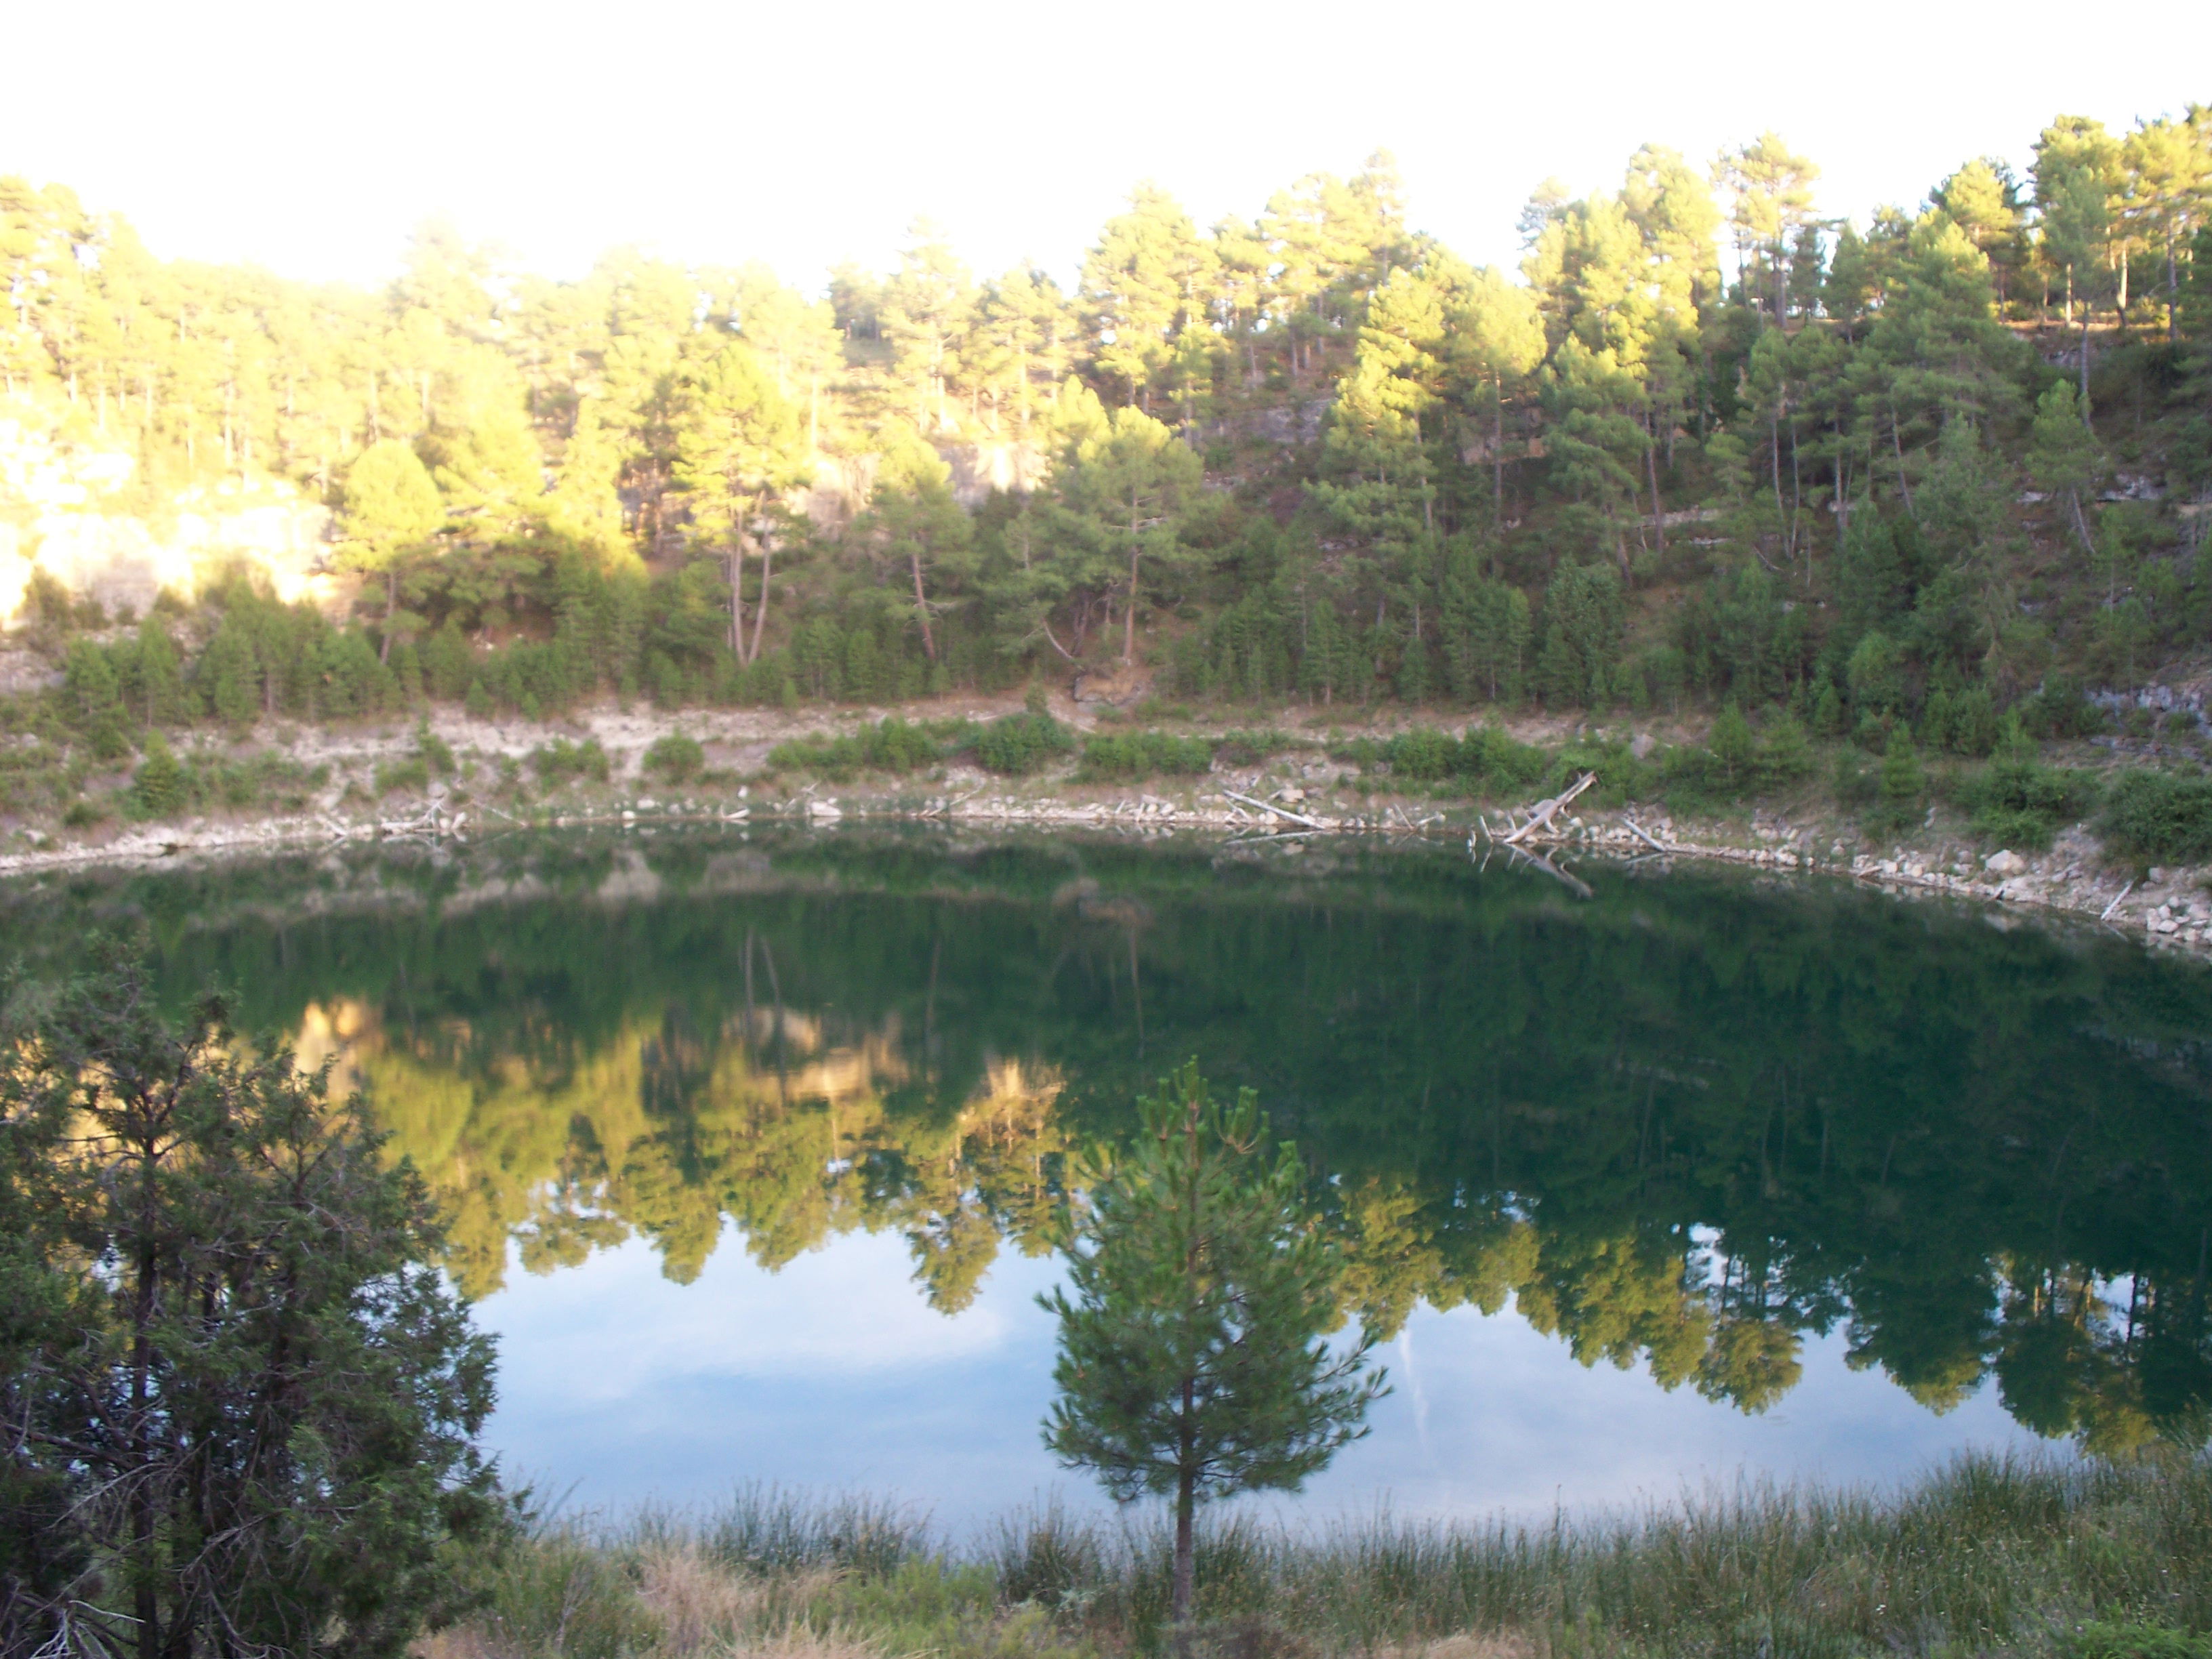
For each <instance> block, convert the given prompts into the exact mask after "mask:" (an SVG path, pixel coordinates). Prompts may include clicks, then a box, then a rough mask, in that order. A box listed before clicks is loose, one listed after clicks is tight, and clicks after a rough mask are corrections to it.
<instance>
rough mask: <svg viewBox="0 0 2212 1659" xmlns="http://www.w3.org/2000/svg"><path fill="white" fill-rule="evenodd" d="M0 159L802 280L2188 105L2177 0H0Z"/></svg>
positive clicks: (1907, 166)
mask: <svg viewBox="0 0 2212 1659" xmlns="http://www.w3.org/2000/svg"><path fill="white" fill-rule="evenodd" d="M5 38H6V40H7V52H8V57H9V60H10V61H9V68H8V70H7V74H6V83H7V90H6V94H5V96H4V98H0V173H6V172H15V173H27V174H28V175H29V176H30V177H31V178H33V179H36V180H39V181H40V182H46V181H49V180H53V181H60V182H65V183H68V184H70V185H74V186H75V187H76V190H77V191H78V192H79V193H80V194H81V195H82V197H84V198H85V199H86V200H87V202H88V204H91V205H92V206H94V207H95V208H100V209H112V210H118V211H120V212H122V213H123V214H125V216H128V217H129V218H130V219H131V220H132V221H133V222H135V223H136V224H137V226H138V228H139V229H140V231H141V233H142V234H143V235H144V237H145V238H146V240H147V241H148V242H149V245H150V246H152V247H153V249H154V251H155V252H157V253H160V254H162V255H165V256H180V255H181V256H188V257H194V258H209V259H225V260H229V259H244V260H251V261H253V262H256V263H258V264H264V265H266V266H268V267H270V269H272V270H277V271H280V272H283V274H285V275H288V276H308V277H331V276H335V277H346V278H351V279H354V280H357V281H364V282H374V281H379V280H380V279H382V278H383V277H384V276H386V275H387V274H388V273H389V272H390V271H391V270H392V268H393V267H394V265H395V264H396V261H397V258H398V252H399V249H400V248H401V246H402V245H403V243H404V239H405V236H406V234H407V232H408V230H409V229H410V227H411V226H413V225H414V224H415V223H416V222H418V221H419V220H421V219H422V218H423V217H425V216H428V215H430V214H434V213H442V214H446V215H448V216H451V217H453V219H454V220H456V221H457V222H459V226H460V228H461V229H462V230H463V232H464V233H465V234H467V235H468V236H470V237H471V238H472V239H475V240H490V241H495V242H496V243H499V244H501V245H502V246H504V248H505V249H507V251H508V252H509V253H510V254H511V255H512V256H513V257H514V258H517V259H519V261H520V263H521V264H525V265H526V266H528V267H530V268H532V269H534V270H541V271H545V272H548V273H550V274H553V275H560V276H568V275H574V274H576V273H578V272H580V270H583V269H584V268H585V267H586V265H588V264H589V263H590V262H591V260H592V257H593V256H594V255H595V254H596V253H597V252H599V251H600V250H602V249H604V248H605V247H607V246H611V245H615V244H618V243H623V242H635V243H637V244H640V245H642V246H646V247H648V248H650V249H652V250H653V251H655V252H660V253H663V254H665V255H667V256H669V257H671V258H679V259H684V260H687V261H697V262H714V263H735V262H737V261H739V260H742V259H745V258H765V259H767V260H769V262H770V263H771V264H774V265H775V266H776V267H777V269H778V270H781V272H782V273H783V274H784V276H786V277H787V279H790V280H793V281H799V282H802V283H805V284H806V285H808V286H810V287H812V286H815V285H816V284H817V283H818V282H819V281H820V279H821V276H822V273H823V271H824V270H826V269H827V267H828V266H829V265H830V264H834V263H835V262H836V261H837V260H839V259H841V258H860V259H861V260H863V261H866V262H868V263H871V264H884V263H887V262H888V261H889V259H890V257H891V254H892V252H893V250H895V249H896V246H898V244H899V241H900V240H901V237H902V233H903V231H904V229H905V227H906V225H907V224H908V222H909V221H910V220H911V219H912V218H913V217H914V216H916V215H917V214H926V215H927V216H931V217H933V218H934V219H935V220H937V221H938V222H939V223H940V224H942V225H943V226H944V227H945V228H946V229H947V231H948V232H949V233H950V234H951V237H952V240H953V241H954V243H955V244H956V246H958V247H959V248H960V249H961V251H962V252H964V253H965V254H966V255H967V256H968V257H969V258H970V259H971V260H972V261H973V262H974V263H975V264H976V265H977V266H978V267H979V268H981V270H985V271H990V270H999V269H1002V268H1004V267H1005V266H1006V265H1008V264H1012V262H1013V261H1014V260H1016V259H1017V258H1021V257H1022V256H1024V255H1025V254H1026V255H1032V256H1034V257H1035V258H1037V259H1039V260H1041V261H1042V262H1043V263H1044V264H1046V265H1047V266H1048V267H1049V268H1051V269H1053V270H1056V271H1059V272H1061V273H1063V274H1064V275H1065V274H1066V273H1070V272H1072V271H1073V269H1074V267H1075V265H1076V264H1077V263H1078V262H1079V259H1080V258H1081V256H1082V252H1083V249H1084V248H1085V246H1087V245H1088V243H1089V242H1090V240H1091V238H1092V236H1093V235H1094V234H1096V231H1097V227H1098V225H1099V224H1100V223H1101V222H1102V221H1103V219H1104V218H1106V217H1107V216H1109V214H1111V213H1113V212H1114V211H1115V210H1116V208H1117V207H1118V205H1119V204H1120V203H1121V199H1122V197H1124V196H1125V195H1126V193H1127V190H1128V188H1129V186H1130V185H1132V184H1133V183H1134V182H1135V181H1136V180H1138V179H1144V178H1147V177H1149V178H1152V179H1158V181H1159V182H1160V183H1161V184H1163V185H1165V186H1167V187H1168V188H1169V189H1170V190H1171V191H1174V192H1176V194H1177V195H1178V196H1179V197H1181V198H1182V200H1183V202H1184V203H1185V204H1186V205H1187V206H1188V208H1189V209H1190V210H1191V211H1192V213H1193V214H1194V216H1196V217H1197V218H1198V219H1199V221H1200V223H1202V224H1204V223H1211V222H1212V221H1213V220H1214V219H1215V218H1217V217H1218V216H1220V215H1222V214H1224V213H1229V212H1236V213H1239V214H1243V215H1248V216H1249V215H1251V214H1254V213H1256V212H1257V211H1258V210H1260V209H1261V206H1263V205H1264V204H1265V202H1266V200H1267V197H1268V195H1269V194H1270V192H1271V191H1273V190H1275V189H1277V188H1279V187H1280V186H1282V185H1287V184H1289V183H1290V182H1291V181H1292V180H1293V179H1297V177H1298V176H1299V175H1300V174H1302V173H1309V172H1313V171H1319V170H1328V171H1333V172H1338V173H1346V172H1350V171H1352V170H1353V169H1355V168H1356V167H1358V165H1359V163H1360V161H1362V160H1363V158H1364V157H1365V156H1366V155H1368V154H1369V153H1370V151H1372V150H1374V149H1376V148H1377V147H1383V148H1388V149H1391V150H1393V151H1395V153H1396V155H1397V156H1398V159H1399V163H1400V166H1401V168H1402V169H1403V171H1404V173H1405V175H1406V179H1407V185H1408V190H1409V194H1410V197H1411V202H1412V209H1413V222H1414V223H1415V224H1416V225H1417V226H1418V227H1419V228H1424V229H1427V230H1430V231H1432V232H1434V233H1436V234H1438V235H1440V236H1442V237H1443V239H1444V240H1446V241H1447V242H1448V243H1449V244H1450V245H1451V246H1454V247H1455V248H1456V249H1458V250H1459V251H1460V252H1462V253H1464V254H1466V255H1468V257H1470V258H1474V259H1477V260H1484V259H1492V260H1510V259H1511V258H1514V257H1515V256H1516V248H1515V243H1514V234H1513V220H1514V216H1515V214H1516V211H1517V210H1518V207H1519V204H1521V203H1522V201H1523V200H1525V199H1526V197H1528V193H1529V191H1530V190H1531V189H1532V188H1533V187H1534V185H1536V184H1537V183H1538V181H1539V180H1541V179H1543V178H1544V177H1545V176H1547V174H1554V173H1556V174H1558V175H1559V177H1560V178H1562V179H1565V181H1566V182H1567V183H1568V184H1569V185H1571V187H1573V188H1574V189H1575V190H1577V191H1583V190H1587V189H1591V188H1595V187H1600V186H1610V185H1613V184H1614V183H1615V182H1617V180H1618V179H1619V176H1620V170H1621V167H1622V165H1623V163H1624V162H1625V161H1626V159H1627V157H1628V155H1629V154H1630V153H1631V152H1632V150H1633V149H1635V148H1636V147H1637V145H1638V143H1643V142H1644V141H1646V140H1651V141H1656V142H1658V143H1668V144H1672V145H1674V146H1675V147H1676V148H1678V149H1682V150H1684V151H1686V153H1687V154H1689V155H1691V156H1692V158H1693V159H1695V160H1697V161H1700V162H1703V161H1709V160H1710V159H1711V156H1712V155H1713V153H1714V152H1715V151H1716V150H1717V149H1718V148H1719V147H1720V146H1721V145H1722V144H1723V143H1727V142H1732V141H1736V140H1741V139H1743V138H1747V137H1751V136H1753V135H1754V134H1756V133H1757V132H1758V131H1760V130H1761V129H1762V128H1765V127H1770V126H1771V127H1773V128H1776V129H1778V131H1780V132H1781V133H1782V134H1783V136H1784V138H1785V139H1786V140H1788V142H1789V143H1790V144H1791V145H1792V146H1793V147H1794V148H1796V149H1798V150H1800V151H1802V152H1804V153H1806V154H1808V155H1811V156H1812V157H1813V158H1814V160H1816V161H1818V162H1819V163H1820V166H1821V167H1822V168H1823V169H1824V176H1823V179H1822V185H1821V206H1822V209H1823V210H1824V211H1825V212H1826V213H1828V214H1831V215H1836V214H1844V213H1849V214H1852V215H1855V216H1863V214H1864V213H1865V212H1866V211H1867V210H1869V208H1871V207H1872V206H1874V205H1875V204H1877V203H1879V202H1884V201H1904V202H1907V203H1910V202H1913V201H1917V199H1918V198H1919V197H1921V196H1922V194H1923V192H1924V191H1926V189H1927V188H1928V186H1929V185H1930V184H1931V183H1933V182H1934V181H1935V180H1936V179H1937V178H1939V177H1941V176H1942V174H1943V173H1948V171H1949V170H1950V169H1951V168H1952V167H1955V166H1956V165H1957V164H1958V163H1959V162H1960V161H1964V160H1966V158H1967V157H1969V156H1972V155H1978V154H1983V153H1995V154H1997V155H2005V156H2008V157H2010V158H2011V159H2012V160H2013V161H2015V163H2016V164H2022V165H2024V164H2025V162H2026V161H2027V155H2028V147H2029V145H2030V144H2031V143H2033V139H2034V137H2035V135H2036V133H2037V131H2039V128H2040V127H2041V126H2042V125H2043V124H2044V123H2045V121H2046V120H2048V119H2049V118H2051V116H2052V115H2053V114H2054V113H2057V112H2060V111H2062V110H2063V111H2065V112H2073V113H2081V114H2088V115H2094V116H2098V117H2100V118H2103V119H2104V120H2106V122H2107V123H2109V124H2111V125H2113V126H2115V127H2124V126H2126V125H2130V123H2132V121H2133V120H2134V119H2135V118H2136V117H2137V116H2139V115H2156V114H2159V113H2161V112H2172V113H2177V114H2178V113H2179V112H2180V111H2181V109H2182V108H2183V106H2185V104H2186V103H2187V102H2188V101H2189V100H2191V99H2195V100H2212V4H2207V3H2205V0H2138V3H2134V4H2131V5H2130V6H2128V7H2126V8H2124V9H2122V10H2120V11H2115V12H2114V13H2112V15H2109V16H2099V15H2093V13H2087V12H2084V11H2083V10H2082V9H2081V8H2080V6H2079V5H2072V6H2069V7H2066V8H2063V9H2062V8H2061V7H2058V6H2057V5H2054V4H2050V3H2048V0H2040V3H2038V0H2027V3H2014V4H2008V5H1990V4H1987V3H1983V4H1978V5H1971V6H1970V5H1966V4H1963V3H1960V0H1918V3H1910V4H1907V3H1898V0H1864V3H1861V4H1858V5H1855V6H1838V5H1835V4H1830V3H1820V4H1804V3H1798V4H1794V5H1790V4H1784V5H1767V6H1715V5H1710V4H1708V5H1702V6H1698V7H1694V8H1692V7H1689V6H1683V5H1674V6H1665V7H1662V6H1659V5H1656V4H1645V5H1625V4H1619V3H1614V0H1583V3H1580V4H1559V3H1556V0H1554V3H1551V4H1540V3H1524V4H1522V5H1518V6H1513V7H1505V6H1499V5H1493V4H1489V3H1482V0H1461V3H1457V4H1452V3H1429V0H1364V3H1346V0H1336V3H1331V4H1326V5H1323V4H1316V3H1309V0H1288V3H1279V4H1274V5H1260V4H1251V3H1247V4H1232V3H1227V0H1118V3H1115V4H1114V5H1111V6H1072V5H1054V4H1049V3H1042V0H1030V3H1016V0H939V3H916V0H904V3H886V0H845V3H842V4H836V5H818V6H802V5H797V4H791V3H785V4H781V5H774V6H770V5H764V4H761V3H757V0H722V3H707V0H621V3H600V4H596V5H586V4H582V3H579V0H539V3H537V4H534V5H531V6H523V5H520V4H514V3H508V4H504V5H494V4H489V3H485V0H380V3H374V4H370V5H349V6H341V5H336V4H331V3H329V0H307V3H301V0H283V3H270V0H203V3H193V0H112V3H99V0H81V3H75V4H70V3H46V4H38V3H33V0H15V4H14V5H12V6H10V7H9V8H8V11H7V21H6V25H5Z"/></svg>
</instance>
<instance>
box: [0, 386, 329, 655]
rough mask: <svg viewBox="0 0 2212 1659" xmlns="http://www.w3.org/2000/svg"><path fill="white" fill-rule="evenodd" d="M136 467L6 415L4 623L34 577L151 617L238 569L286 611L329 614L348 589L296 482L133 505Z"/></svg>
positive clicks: (318, 512)
mask: <svg viewBox="0 0 2212 1659" xmlns="http://www.w3.org/2000/svg"><path fill="white" fill-rule="evenodd" d="M136 468H137V462H136V459H135V458H134V457H132V456H131V454H130V453H127V452H125V451H123V450H120V449H116V448H112V447H105V446H102V445H101V444H100V443H99V442H98V441H96V440H87V439H82V438H75V437H70V436H65V435H64V434H63V432H62V431H61V430H60V429H59V428H58V426H57V424H55V423H53V422H49V421H46V420H44V419H42V418H40V416H39V415H38V414H37V413H36V412H35V411H29V410H17V411H11V412H10V413H9V414H6V415H0V617H5V618H9V619H13V618H15V617H17V616H18V615H19V614H20V613H21V609H22V604H23V595H24V592H25V590H26V589H27V587H28V586H29V585H30V580H31V573H32V571H33V569H34V568H36V569H42V570H44V571H46V573H47V574H50V575H52V577H53V578H54V579H55V580H58V581H59V582H60V583H61V584H62V585H63V586H64V587H66V588H68V589H69V590H70V592H72V593H74V594H76V596H77V597H78V598H80V599H96V600H98V601H99V602H100V605H103V606H104V607H106V609H107V610H109V611H116V610H117V609H118V608H120V607H124V606H128V607H129V608H131V610H133V611H139V612H142V613H143V611H145V610H146V608H147V607H148V606H149V605H151V604H152V603H153V601H154V596H155V594H156V593H158V592H160V591H161V589H162V588H164V587H167V588H171V589H173V590H175V591H176V592H179V593H180V594H182V595H185V596H186V597H190V596H191V594H192V593H194V592H196V591H197V589H198V588H199V586H201V585H202V584H203V583H204V582H205V581H206V580H209V578H210V575H211V574H214V573H215V572H216V571H219V570H221V569H222V568H224V567H225V566H227V565H228V564H230V563H233V562H239V561H243V562H246V564H248V565H251V566H252V567H254V568H258V569H259V570H260V571H262V572H263V573H264V574H266V575H267V577H268V579H269V582H270V586H271V588H272V589H273V590H274V591H275V592H276V595H277V597H278V598H280V599H285V600H288V601H290V600H298V599H311V600H314V601H316V602H318V603H321V604H324V605H333V604H335V603H337V601H338V600H339V599H341V598H342V597H343V595H344V594H345V592H348V591H349V587H350V582H349V579H346V578H343V577H340V576H337V575H335V574H332V573H331V572H330V571H329V569H328V568H327V563H328V559H327V556H328V554H329V551H330V532H331V513H330V510H329V509H328V508H326V507H322V506H320V505H319V504H317V503H316V502H313V501H309V500H308V499H307V497H305V496H304V495H302V494H301V492H300V490H299V489H296V488H295V486H293V485H292V484H290V483H287V482H285V481H284V480H283V479H280V478H271V479H256V480H251V481H241V480H238V479H225V480H224V481H223V482H222V483H216V484H197V485H193V486H191V487H190V488H188V489H183V490H179V491H178V492H176V493H175V494H174V495H168V496H166V497H163V498H161V499H159V500H157V501H154V502H152V503H150V504H149V503H146V502H144V501H142V500H138V499H134V496H135V495H143V492H134V491H133V490H132V488H131V485H132V479H133V475H134V473H135V471H136Z"/></svg>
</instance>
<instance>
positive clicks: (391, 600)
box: [376, 564, 399, 663]
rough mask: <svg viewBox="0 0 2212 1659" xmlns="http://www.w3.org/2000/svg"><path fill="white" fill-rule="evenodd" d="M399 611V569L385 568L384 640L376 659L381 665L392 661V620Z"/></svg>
mask: <svg viewBox="0 0 2212 1659" xmlns="http://www.w3.org/2000/svg"><path fill="white" fill-rule="evenodd" d="M398 609H399V567H398V565H397V564H388V565H386V566H385V567H384V639H383V642H382V643H381V644H380V645H379V646H378V647H377V652H376V659H377V661H379V662H380V663H389V662H390V661H391V660H392V616H393V613H395V612H396V611H398Z"/></svg>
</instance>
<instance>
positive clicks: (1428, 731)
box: [1383, 726, 1460, 783]
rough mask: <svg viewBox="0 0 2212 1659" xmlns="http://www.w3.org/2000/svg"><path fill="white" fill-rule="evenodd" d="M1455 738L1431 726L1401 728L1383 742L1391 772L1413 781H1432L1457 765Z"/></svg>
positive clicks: (1448, 772) (1451, 772)
mask: <svg viewBox="0 0 2212 1659" xmlns="http://www.w3.org/2000/svg"><path fill="white" fill-rule="evenodd" d="M1459 747H1460V745H1459V739H1458V738H1455V737H1453V736H1452V735H1451V734H1450V733H1449V732H1439V731H1437V730H1436V729H1435V728H1434V727H1431V726H1420V727H1416V728H1415V729H1414V730H1413V731H1411V732H1399V733H1398V734H1397V736H1395V737H1394V738H1391V739H1390V741H1389V743H1388V744H1385V745H1384V746H1383V758H1384V759H1386V760H1387V761H1389V763H1390V770H1391V772H1392V773H1393V774H1394V775H1396V776H1398V777H1401V778H1406V779H1408V780H1410V781H1413V782H1416V783H1434V782H1436V781H1438V780H1439V779H1443V778H1447V777H1449V776H1450V775H1452V774H1453V773H1454V772H1455V771H1457V770H1458V769H1459Z"/></svg>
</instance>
